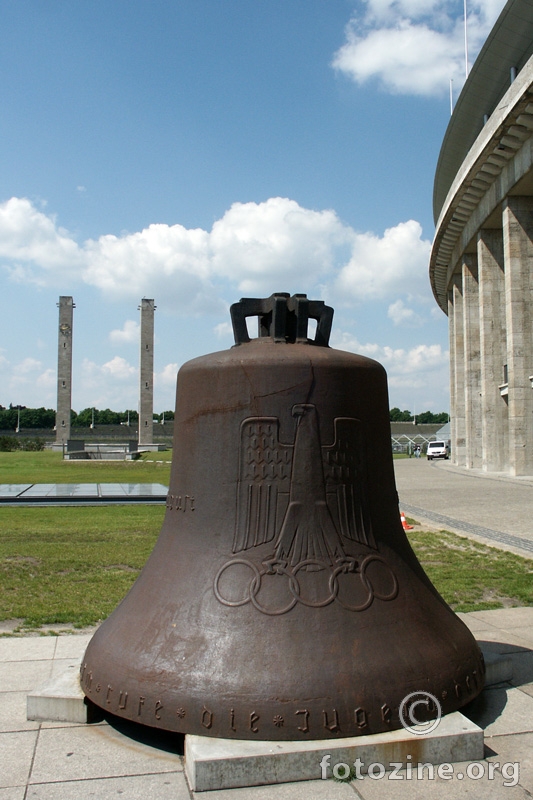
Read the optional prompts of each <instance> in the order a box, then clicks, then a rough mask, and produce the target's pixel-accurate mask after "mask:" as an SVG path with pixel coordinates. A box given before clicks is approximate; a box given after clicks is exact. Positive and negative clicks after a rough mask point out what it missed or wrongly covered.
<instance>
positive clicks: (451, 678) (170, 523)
mask: <svg viewBox="0 0 533 800" xmlns="http://www.w3.org/2000/svg"><path fill="white" fill-rule="evenodd" d="M250 315H257V316H258V317H259V329H260V336H259V338H257V339H253V340H251V341H250V339H249V337H248V333H247V329H246V317H247V316H250ZM232 317H233V322H234V329H235V334H236V340H237V346H235V347H233V348H231V349H230V350H226V351H223V352H220V353H215V354H213V355H208V356H205V357H202V358H197V359H194V360H193V361H190V362H188V363H187V364H185V365H184V366H183V367H182V369H181V370H180V372H179V375H178V388H177V399H176V415H175V423H174V425H175V429H174V453H173V461H172V472H171V479H170V488H169V494H168V502H167V510H166V516H165V520H164V523H163V527H162V530H161V534H160V537H159V539H158V542H157V544H156V546H155V548H154V551H153V553H152V554H151V556H150V558H149V560H148V562H147V564H146V566H145V567H144V569H143V571H142V573H141V575H140V576H139V578H138V579H137V581H136V583H135V584H134V586H133V588H132V589H131V591H130V592H129V594H128V595H127V596H126V598H125V599H124V600H123V601H122V603H121V604H120V605H119V606H118V608H117V609H116V610H115V611H114V612H113V614H112V615H111V616H110V617H109V618H108V619H107V620H106V621H105V622H104V623H103V624H102V625H101V627H100V628H99V630H98V631H97V632H96V633H95V635H94V637H93V639H92V640H91V642H90V644H89V646H88V648H87V652H86V654H85V657H84V659H83V662H82V668H81V683H82V687H83V689H84V691H85V694H86V695H87V697H88V698H90V700H91V701H93V702H94V703H96V704H97V705H99V706H101V707H102V708H104V709H106V710H108V711H110V712H112V713H113V714H116V715H119V716H121V717H125V718H127V719H130V720H134V721H136V722H140V723H143V724H146V725H150V726H154V727H158V728H162V729H165V730H170V731H181V732H185V733H195V734H200V735H204V736H219V737H225V738H238V739H254V738H256V739H267V740H268V739H272V740H282V739H286V740H298V739H300V740H306V739H324V738H333V737H344V736H354V735H358V734H371V733H377V732H381V731H388V730H392V729H395V728H399V727H400V719H399V708H400V706H401V704H402V701H403V700H404V698H405V697H406V696H407V695H409V694H410V693H412V692H428V693H431V694H432V695H433V696H434V697H435V698H436V699H437V700H438V702H439V703H440V705H441V708H442V712H443V713H448V712H450V711H453V710H456V709H457V708H459V707H461V706H462V705H464V704H465V703H467V702H468V701H469V700H471V699H472V698H473V697H475V696H476V695H477V694H478V693H479V692H480V690H481V688H482V686H483V675H484V666H483V658H482V655H481V652H480V650H479V648H478V646H477V644H476V642H475V640H474V639H473V637H472V635H471V633H470V632H469V630H468V629H467V628H466V626H465V625H464V624H463V623H462V622H461V621H460V620H459V619H458V617H457V616H456V615H455V614H454V613H453V612H452V611H451V610H450V608H449V607H448V606H447V605H446V603H445V602H444V601H443V600H442V598H441V597H440V595H439V594H438V593H437V591H436V590H435V588H434V587H433V585H432V584H431V583H430V581H429V579H428V578H427V576H426V575H425V573H424V571H423V570H422V568H421V566H420V564H419V562H418V561H417V559H416V557H415V555H414V553H413V551H412V549H411V547H410V545H409V543H408V541H407V538H406V536H405V533H404V531H403V529H402V525H401V522H400V516H399V511H398V498H397V494H396V488H395V482H394V473H393V463H392V455H391V439H390V424H389V406H388V396H387V384H386V375H385V371H384V369H383V367H382V366H381V365H380V364H378V363H377V362H375V361H372V360H370V359H368V358H363V357H361V356H358V355H353V354H352V353H348V352H344V351H339V350H333V349H331V348H330V347H329V346H328V338H329V329H330V325H331V318H332V309H330V308H328V307H327V306H324V304H323V303H321V302H315V301H308V300H307V298H306V297H305V295H295V296H294V297H292V298H291V297H289V295H281V294H280V295H273V296H272V297H271V298H269V299H267V300H242V301H241V302H240V303H237V304H235V305H234V306H233V307H232ZM309 318H313V319H315V320H316V322H317V325H316V334H315V337H314V339H313V340H310V339H308V333H307V327H308V319H309ZM416 718H417V719H421V718H422V715H421V714H420V706H419V707H418V709H417V717H416Z"/></svg>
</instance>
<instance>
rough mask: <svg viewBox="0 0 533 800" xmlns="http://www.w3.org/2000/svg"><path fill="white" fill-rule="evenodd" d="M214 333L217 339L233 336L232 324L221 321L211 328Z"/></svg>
mask: <svg viewBox="0 0 533 800" xmlns="http://www.w3.org/2000/svg"><path fill="white" fill-rule="evenodd" d="M213 331H214V334H215V336H216V337H217V338H218V339H226V338H227V337H228V336H233V326H232V324H231V322H221V323H220V324H219V325H215V327H214V328H213Z"/></svg>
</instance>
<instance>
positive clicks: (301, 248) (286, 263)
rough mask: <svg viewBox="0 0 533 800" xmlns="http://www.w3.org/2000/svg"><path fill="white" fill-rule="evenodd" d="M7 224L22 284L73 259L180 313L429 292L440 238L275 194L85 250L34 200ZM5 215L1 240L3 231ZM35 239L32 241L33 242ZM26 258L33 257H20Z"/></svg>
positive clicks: (8, 207)
mask: <svg viewBox="0 0 533 800" xmlns="http://www.w3.org/2000/svg"><path fill="white" fill-rule="evenodd" d="M0 212H1V215H3V216H1V219H3V224H4V228H5V229H6V230H16V231H17V235H16V236H15V235H14V234H13V235H12V236H11V238H10V237H9V236H7V238H6V239H5V240H3V241H2V245H1V251H0V257H3V262H4V265H5V266H6V267H7V268H8V269H9V270H11V275H12V277H16V279H17V280H24V281H33V282H35V281H37V282H38V283H41V284H43V285H54V286H55V285H56V283H57V282H60V280H61V279H62V278H63V280H64V271H65V265H66V262H67V260H68V259H67V255H68V254H71V255H72V259H71V260H70V261H69V281H70V282H72V281H73V280H74V279H75V278H76V279H77V280H78V281H84V282H85V283H88V284H91V285H92V286H95V287H97V288H99V289H100V290H101V291H102V292H104V293H105V295H106V298H109V297H110V296H114V297H115V298H116V299H127V300H129V299H131V298H139V297H142V296H146V297H155V298H157V302H158V305H159V306H162V307H166V308H167V309H169V310H172V312H173V313H181V314H195V313H206V312H209V311H216V312H217V313H226V311H227V303H226V302H225V301H224V299H223V296H224V295H225V294H226V293H227V292H228V289H229V288H231V295H233V296H235V294H236V293H237V292H238V293H240V294H243V295H261V296H267V295H269V294H271V293H272V292H273V291H288V292H295V291H298V292H302V291H303V292H307V293H308V294H309V295H310V296H314V297H321V296H324V295H325V293H326V290H325V288H324V287H325V286H326V285H328V286H332V288H331V289H330V290H329V293H330V294H331V298H329V299H333V300H336V299H337V298H338V300H339V302H341V303H343V302H346V301H349V302H350V301H353V300H354V299H355V300H358V301H360V300H365V299H368V298H390V299H391V300H392V298H393V296H395V297H398V295H402V294H409V293H410V294H413V295H420V294H423V293H424V292H426V294H427V290H428V280H427V263H428V258H429V250H430V243H429V242H428V241H425V240H423V239H422V230H421V227H420V224H419V223H418V222H415V221H414V220H409V221H408V222H402V223H399V224H398V225H396V226H395V227H393V228H389V229H388V230H386V231H385V233H384V234H383V236H381V237H380V236H377V235H376V234H373V233H357V232H356V231H355V230H354V229H353V228H351V227H350V226H348V225H345V224H343V223H342V222H341V220H340V219H339V218H338V216H337V215H336V213H335V212H334V211H331V210H324V211H315V210H312V209H307V208H303V207H302V206H300V205H299V204H298V203H296V202H295V201H294V200H290V199H287V198H281V197H273V198H270V199H269V200H266V201H265V202H263V203H235V204H234V205H232V206H231V208H230V209H229V210H228V211H227V212H226V213H225V214H224V216H223V217H222V218H221V219H220V220H217V221H216V222H215V224H214V225H213V228H212V230H211V232H208V231H204V230H201V229H194V230H188V229H186V228H184V227H183V226H182V225H162V224H158V225H150V226H149V227H148V228H146V229H144V230H142V231H140V232H138V233H127V234H124V235H122V236H114V235H106V236H101V237H100V238H99V239H98V240H89V241H87V242H85V243H84V244H83V245H82V246H80V247H78V245H77V244H76V242H75V241H74V240H73V239H71V238H69V236H68V234H66V232H65V231H63V230H62V229H61V228H58V227H57V225H56V221H55V219H54V218H53V217H51V216H46V215H45V214H43V213H42V212H40V211H37V210H36V209H35V208H34V207H33V206H32V205H31V203H30V202H29V201H28V200H18V199H17V198H12V199H11V200H10V201H8V202H7V203H4V204H3V205H0ZM1 226H2V222H1V220H0V240H1V236H2V227H1ZM23 242H26V245H24V244H23ZM22 261H24V262H25V263H20V262H22ZM136 336H137V328H136V323H134V322H132V321H131V320H128V321H127V322H125V324H124V327H123V328H122V330H113V331H112V332H111V334H110V337H111V340H112V341H113V342H115V343H117V344H120V343H124V342H126V341H133V340H134V339H135V337H136Z"/></svg>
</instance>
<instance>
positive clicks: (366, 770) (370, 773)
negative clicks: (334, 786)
mask: <svg viewBox="0 0 533 800" xmlns="http://www.w3.org/2000/svg"><path fill="white" fill-rule="evenodd" d="M419 711H421V712H423V713H422V717H424V716H425V719H419V718H418V716H417V714H418V712H419ZM399 716H400V722H401V724H402V727H403V728H405V730H406V731H409V733H412V734H415V735H416V736H427V735H428V734H430V733H432V732H433V731H434V730H435V729H436V728H437V727H438V725H439V723H440V721H441V718H442V709H441V705H440V703H439V701H438V700H437V698H436V697H435V695H433V694H431V693H430V692H424V691H421V692H411V694H408V695H407V697H405V698H404V699H403V700H402V702H401V704H400V707H399ZM428 716H429V717H430V719H429V720H428V719H427V717H428ZM411 759H412V756H410V755H408V756H407V757H406V762H405V764H404V763H403V762H401V761H391V762H390V763H389V764H381V763H379V762H377V761H375V762H372V763H371V764H368V765H366V764H365V763H364V762H363V761H361V759H360V758H357V759H356V760H355V761H354V762H353V764H352V765H350V764H346V763H344V762H343V761H340V762H338V763H337V764H332V763H331V753H326V754H325V755H324V756H323V757H322V760H321V762H320V777H321V778H322V779H323V780H326V779H327V778H331V777H333V778H334V779H335V780H337V781H350V780H352V779H358V780H362V779H363V778H364V777H365V775H366V776H367V777H368V778H371V779H372V780H381V779H382V778H385V777H386V778H387V780H389V781H403V780H407V781H409V780H412V779H413V777H415V776H416V778H417V780H423V779H424V778H427V779H428V780H435V777H437V778H440V779H441V780H443V781H451V780H452V779H453V778H455V779H457V780H459V781H462V780H463V779H464V778H467V779H469V780H472V781H477V780H479V779H480V778H484V777H485V775H486V777H487V780H489V781H493V780H495V779H496V777H497V774H496V773H497V771H499V773H500V774H501V776H502V777H503V786H516V785H517V783H518V781H519V779H520V764H519V762H517V761H510V762H507V763H505V764H501V765H500V763H499V762H498V761H471V762H470V763H469V764H468V765H467V766H466V767H462V768H461V771H459V770H458V771H457V772H455V768H454V765H453V764H449V763H443V764H438V765H435V764H430V763H426V762H424V763H417V764H413V763H412V761H411Z"/></svg>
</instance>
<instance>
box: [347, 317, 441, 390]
mask: <svg viewBox="0 0 533 800" xmlns="http://www.w3.org/2000/svg"><path fill="white" fill-rule="evenodd" d="M331 345H332V347H335V348H338V349H339V350H348V351H350V352H352V353H358V354H359V355H362V356H366V357H367V358H373V359H375V360H376V361H379V362H380V363H381V364H383V366H384V367H385V369H386V370H387V375H388V384H389V390H393V391H394V392H395V393H398V392H399V391H402V392H403V394H404V395H407V396H409V395H410V397H411V398H412V396H413V395H412V394H410V393H411V392H413V391H414V390H415V389H416V390H421V389H426V390H427V392H426V393H430V392H433V391H435V387H438V392H436V394H438V395H439V396H440V394H441V393H442V389H443V388H445V389H446V388H447V387H448V383H449V374H448V370H449V353H448V351H446V350H443V349H442V347H441V345H440V344H431V345H427V344H419V345H416V346H415V347H411V348H409V349H404V348H394V347H391V346H390V345H380V344H376V343H370V342H369V343H366V344H362V343H361V342H359V341H358V340H357V338H356V337H354V336H353V335H352V334H349V333H346V332H344V333H343V332H337V333H335V332H334V334H333V336H332V337H331ZM408 402H412V401H411V399H410V400H408ZM394 404H395V403H394V401H393V402H392V403H391V405H394Z"/></svg>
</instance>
